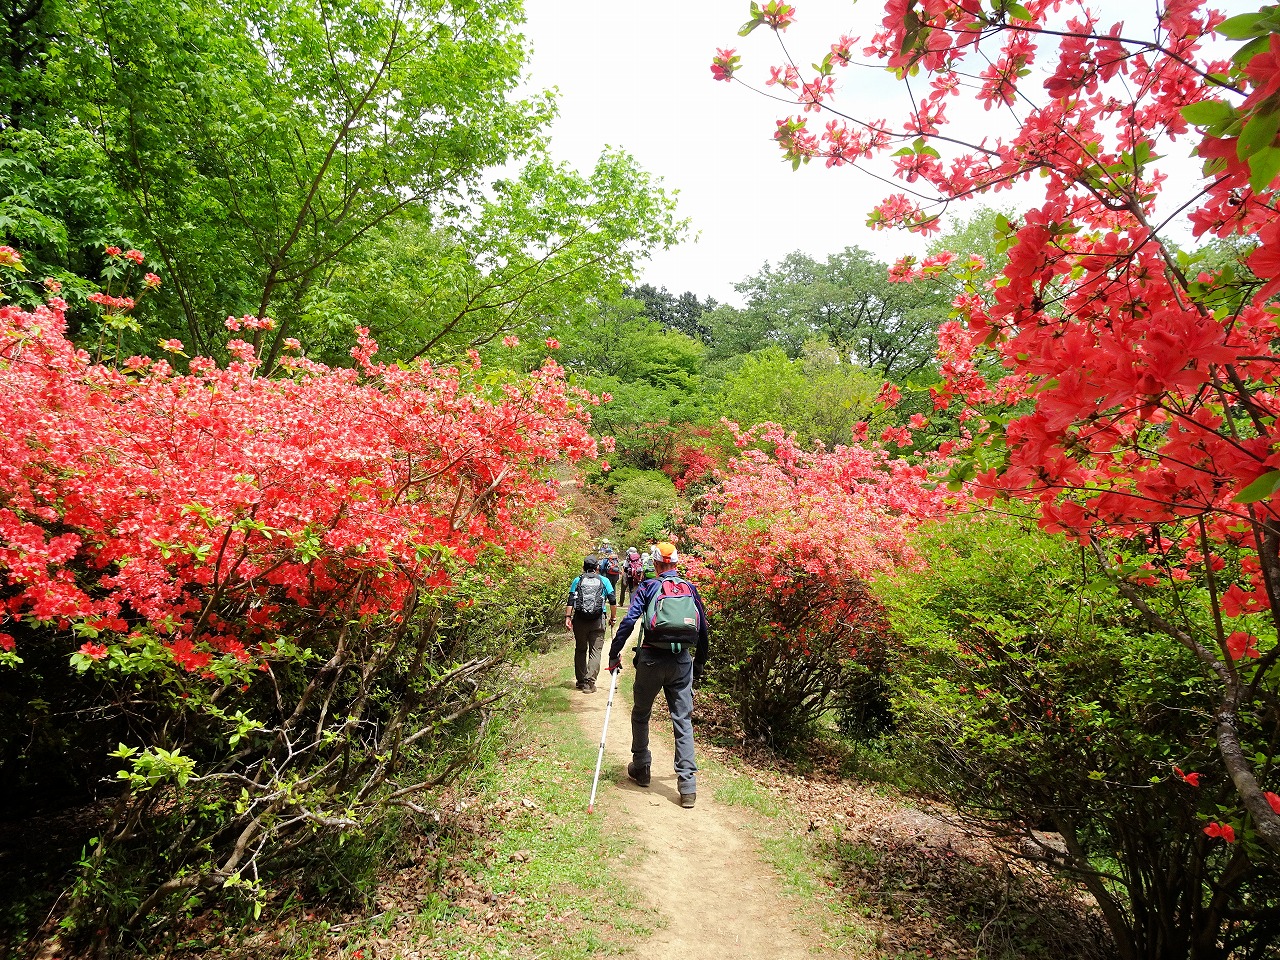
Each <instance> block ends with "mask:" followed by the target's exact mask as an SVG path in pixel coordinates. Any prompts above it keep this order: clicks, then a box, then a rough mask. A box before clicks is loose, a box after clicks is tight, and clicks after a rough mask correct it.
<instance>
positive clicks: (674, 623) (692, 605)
mask: <svg viewBox="0 0 1280 960" xmlns="http://www.w3.org/2000/svg"><path fill="white" fill-rule="evenodd" d="M658 583H659V588H658V589H657V590H655V591H654V594H653V596H652V597H651V598H650V600H649V602H648V603H647V604H645V608H644V642H645V643H646V644H648V645H649V646H652V647H664V648H666V649H669V650H674V651H676V652H677V653H678V652H679V651H681V650H683V649H685V648H686V647H692V646H694V645H695V644H696V643H697V642H698V634H699V633H700V632H701V631H700V627H701V625H702V623H701V619H700V616H699V614H698V601H697V600H695V599H694V596H693V584H691V583H690V582H689V581H688V580H681V579H680V578H679V577H660V578H659V580H658Z"/></svg>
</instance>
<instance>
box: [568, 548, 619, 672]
mask: <svg viewBox="0 0 1280 960" xmlns="http://www.w3.org/2000/svg"><path fill="white" fill-rule="evenodd" d="M606 603H607V604H608V605H609V626H613V625H614V624H615V623H617V622H618V607H617V601H616V598H615V596H614V593H613V586H612V584H610V583H609V581H608V580H606V579H605V578H604V577H602V576H600V574H599V573H598V572H597V571H596V559H595V557H587V559H585V560H583V561H582V573H581V575H579V576H576V577H574V578H573V583H571V584H569V601H568V603H566V604H565V610H564V625H565V626H566V627H568V628H569V629H571V630H572V631H573V674H574V677H575V678H576V679H577V683H576V684H575V686H577V688H578V689H579V690H581V691H582V692H583V693H595V692H596V677H598V676H599V675H600V652H601V650H603V649H604V623H605V620H604V616H605V614H604V607H605V604H606Z"/></svg>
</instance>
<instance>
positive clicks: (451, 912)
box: [44, 654, 649, 960]
mask: <svg viewBox="0 0 1280 960" xmlns="http://www.w3.org/2000/svg"><path fill="white" fill-rule="evenodd" d="M563 660H564V657H563V655H562V654H557V655H553V656H552V657H549V658H543V659H541V660H539V661H538V662H537V664H535V669H539V670H540V669H543V668H544V667H549V666H557V667H559V666H563ZM560 681H561V678H559V677H555V678H553V677H549V676H535V677H529V678H528V682H529V685H530V691H529V692H528V693H527V695H526V696H527V697H528V699H527V700H526V701H525V702H524V703H523V704H519V705H516V704H513V708H514V709H513V711H512V712H513V714H514V715H516V716H518V717H520V718H521V719H517V720H515V721H513V722H511V723H510V724H509V725H508V726H506V727H504V728H503V729H502V730H501V731H499V732H498V733H497V735H496V739H497V740H498V741H500V743H501V747H500V749H499V750H498V752H497V753H496V755H494V756H493V757H492V760H491V762H489V763H487V764H486V765H485V768H484V769H483V770H481V771H477V773H476V774H475V775H474V776H473V777H472V778H470V779H469V780H467V781H466V782H465V783H464V784H463V785H462V786H460V787H459V788H458V789H456V790H454V791H452V792H450V793H449V794H447V795H442V796H441V797H440V798H439V802H438V804H437V807H436V809H435V810H434V811H432V812H430V813H427V814H425V815H423V814H414V815H412V816H406V817H405V818H404V819H403V820H402V821H401V822H399V823H398V824H396V825H395V826H394V828H393V829H391V830H388V831H386V832H385V833H384V834H381V835H380V836H379V837H377V838H375V839H371V840H368V841H360V840H356V841H349V842H348V843H347V844H346V845H344V846H343V847H342V848H339V849H335V850H332V851H325V850H320V849H317V850H315V851H313V852H312V856H313V858H322V859H324V861H325V864H324V865H325V869H324V870H323V871H317V872H318V873H321V874H323V875H326V876H331V877H335V878H338V879H340V878H341V876H342V874H343V872H344V870H348V871H349V872H350V873H349V875H350V876H352V877H354V876H356V875H358V874H360V873H362V872H365V871H367V874H368V879H367V880H364V881H356V882H355V883H353V884H351V885H349V886H348V887H347V888H346V889H345V890H343V891H338V890H336V889H332V890H326V889H320V888H316V887H315V886H314V882H315V881H314V878H312V879H311V880H310V883H311V884H312V886H311V888H310V889H309V888H308V882H309V881H308V878H306V877H305V876H299V877H297V878H296V880H297V882H296V884H295V886H294V892H293V893H292V894H291V895H289V896H288V897H283V896H282V900H281V902H270V903H268V904H267V908H266V909H265V910H264V911H263V913H262V916H261V917H260V918H259V919H258V920H256V921H250V920H248V918H246V917H244V916H232V915H224V914H222V913H220V912H216V911H207V912H205V913H202V914H200V915H198V916H195V917H192V918H189V919H188V920H186V921H184V922H182V923H181V924H180V926H179V929H178V931H177V933H176V935H175V936H173V937H172V938H170V939H169V940H168V941H167V942H166V943H165V944H163V945H157V947H159V949H157V950H156V955H160V954H163V955H164V956H166V957H174V958H177V957H184V958H202V960H215V958H217V960H239V958H248V957H253V958H271V960H303V958H306V960H391V958H399V960H461V958H487V957H495V958H496V957H503V958H508V957H509V958H533V957H538V958H540V960H578V958H585V957H593V956H600V955H612V954H619V953H622V952H624V949H625V948H624V947H623V946H621V945H622V944H625V943H627V942H628V941H633V940H634V939H635V938H636V937H643V936H645V935H646V934H647V933H648V932H649V931H648V930H647V929H646V928H645V927H643V926H642V925H640V923H639V922H638V921H639V920H640V919H641V918H640V917H639V915H638V913H637V912H636V911H635V910H634V909H633V908H632V907H630V906H629V903H628V901H629V900H630V899H633V898H631V897H629V895H628V894H629V891H628V889H627V887H626V885H625V883H624V882H623V881H622V880H621V878H620V877H618V876H616V875H614V874H613V873H611V865H612V864H613V863H615V862H616V861H617V859H618V857H619V856H620V855H621V854H623V852H624V851H623V848H622V844H621V842H619V841H616V840H613V839H606V834H608V833H610V831H607V830H603V829H602V826H603V821H604V818H603V817H601V816H599V815H597V816H593V817H588V816H587V815H586V813H585V808H586V800H587V793H586V791H587V790H588V789H589V785H590V782H591V773H592V770H593V768H594V764H595V751H594V748H593V746H592V745H588V744H585V743H583V742H582V736H581V732H580V730H579V729H578V725H577V720H576V718H575V716H574V715H573V714H572V713H571V712H570V710H569V704H568V694H569V693H571V692H572V690H571V684H569V683H561V682H560ZM539 688H541V689H539ZM567 688H568V689H567ZM513 699H515V698H514V697H513ZM584 785H585V786H584ZM612 832H615V833H616V831H612ZM370 861H372V863H371V862H370ZM316 865H318V863H317V862H314V861H313V866H316ZM304 900H305V905H304ZM318 904H323V906H319V905H318ZM44 955H45V956H50V957H52V956H54V955H56V953H50V952H49V950H48V949H47V948H46V950H45V952H44Z"/></svg>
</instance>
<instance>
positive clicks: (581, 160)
mask: <svg viewBox="0 0 1280 960" xmlns="http://www.w3.org/2000/svg"><path fill="white" fill-rule="evenodd" d="M748 6H749V4H748V2H747V0H692V2H685V3H672V4H637V3H624V2H621V0H525V7H526V10H527V14H528V24H527V27H526V30H525V32H526V34H527V36H528V37H529V39H530V41H531V43H532V45H533V59H532V63H531V68H530V72H531V77H530V79H531V83H532V84H533V85H534V86H537V87H557V88H559V106H560V116H559V118H558V120H557V121H556V124H555V126H554V127H553V132H552V149H553V153H554V154H555V155H556V156H557V157H558V158H559V159H563V160H567V161H569V162H570V163H572V164H573V165H574V166H576V167H577V168H579V169H580V170H584V171H589V170H590V169H591V167H592V166H593V165H594V163H595V161H596V158H597V157H598V156H599V154H600V150H601V148H602V147H603V146H604V145H606V144H608V145H610V146H615V147H622V148H624V149H626V150H627V151H628V152H630V153H631V154H632V155H633V156H635V157H636V159H637V160H638V161H639V163H640V165H641V166H642V167H644V168H645V169H646V170H648V171H649V172H651V173H653V174H656V175H657V176H659V177H661V178H662V180H663V182H664V185H665V186H666V187H667V188H669V189H672V190H678V191H679V200H680V215H681V216H682V217H688V218H689V219H690V220H691V221H692V223H691V239H690V240H689V241H687V242H685V243H683V244H682V245H681V246H679V247H678V248H676V249H673V250H669V251H663V252H659V253H658V254H656V255H655V256H654V258H653V260H652V261H651V262H650V264H649V265H648V266H647V267H646V268H645V271H644V276H643V278H642V279H643V281H645V282H648V283H652V284H654V285H655V286H665V287H667V288H668V289H669V290H670V291H671V292H672V293H675V294H679V293H682V292H683V291H685V290H692V291H693V292H694V293H696V294H698V295H699V296H707V295H710V296H713V297H715V298H716V299H717V300H721V301H728V302H731V303H740V298H739V297H738V295H737V294H736V293H735V292H734V291H733V284H734V283H736V282H738V281H739V280H741V279H742V278H743V277H745V276H747V275H749V274H752V273H755V272H756V271H757V270H759V269H760V267H761V266H762V265H763V264H764V263H765V262H766V261H769V262H773V263H776V262H777V261H778V260H779V259H781V258H782V257H783V256H785V255H786V254H787V253H789V252H790V251H792V250H803V251H804V252H805V253H808V254H809V255H811V256H814V257H816V258H819V259H821V258H825V257H826V256H827V255H828V254H830V253H833V252H835V251H838V250H841V249H843V248H844V247H846V246H851V245H852V246H860V247H863V248H865V249H867V250H871V251H873V252H875V253H877V254H878V255H880V256H881V257H882V258H883V259H885V260H886V261H889V260H892V259H895V258H897V257H899V256H901V255H903V254H905V253H916V254H919V253H921V252H922V251H923V247H924V244H925V241H924V240H922V239H921V238H919V237H916V236H912V235H909V234H906V233H905V232H902V231H872V230H869V229H868V228H867V227H866V226H865V220H866V215H867V212H868V211H869V210H870V208H871V207H872V206H873V205H874V204H875V203H877V202H878V201H879V200H880V199H882V198H883V197H884V196H885V195H887V194H889V193H893V192H896V190H897V189H900V188H899V187H890V186H887V185H885V184H883V183H880V182H878V181H876V180H873V179H871V178H870V177H868V176H867V175H866V174H863V173H861V172H859V171H857V170H855V169H853V168H852V167H848V166H846V167H841V168H838V169H836V168H832V169H827V168H826V166H825V165H824V164H823V163H822V162H820V161H815V162H813V163H811V164H809V165H807V166H803V167H801V168H800V169H799V170H798V171H792V169H791V166H790V164H787V163H784V162H783V161H782V159H781V151H780V150H779V149H778V147H777V145H776V144H775V143H774V141H773V139H772V135H771V134H772V130H773V127H774V122H775V120H777V119H778V118H779V117H781V116H784V115H786V114H788V113H793V112H795V109H794V105H788V104H782V103H778V102H775V101H771V100H769V99H766V98H765V97H763V96H760V95H757V94H754V93H752V92H751V91H749V90H747V89H746V88H745V87H743V86H741V85H739V84H736V83H734V84H729V83H718V82H716V81H714V80H713V79H712V77H711V70H710V65H711V58H712V56H713V55H714V53H715V50H716V48H717V47H736V48H737V49H738V52H739V54H740V55H742V56H743V60H744V67H743V69H742V71H741V73H740V74H739V76H741V77H743V78H744V79H747V80H749V81H750V82H752V83H753V84H754V85H756V86H762V85H763V80H764V79H765V78H766V77H767V76H768V67H769V65H771V64H778V63H781V62H782V61H783V57H782V55H781V52H780V51H779V49H778V46H777V42H776V39H775V37H774V35H773V33H772V32H771V31H769V30H768V29H766V28H760V29H758V30H756V31H755V33H753V34H752V35H751V36H750V37H747V38H739V37H738V36H737V31H738V28H739V27H740V26H741V25H742V24H743V23H744V22H745V21H746V19H747V15H748ZM1108 6H1111V7H1112V8H1113V9H1116V8H1118V10H1119V11H1120V12H1118V14H1117V17H1116V18H1117V19H1124V17H1125V15H1126V14H1128V15H1129V16H1130V17H1136V18H1137V19H1134V20H1133V22H1132V26H1133V27H1134V28H1135V31H1137V28H1139V27H1141V28H1142V31H1144V32H1146V33H1148V34H1149V32H1150V29H1151V24H1152V22H1153V21H1152V14H1151V12H1150V11H1152V10H1153V9H1154V0H1142V2H1139V3H1134V2H1133V0H1123V2H1122V0H1108ZM1217 6H1218V7H1219V8H1220V9H1222V10H1224V11H1225V12H1227V13H1228V14H1233V13H1240V12H1245V11H1247V10H1250V9H1257V6H1258V4H1257V3H1256V2H1254V0H1219V3H1218V4H1217ZM796 7H797V10H798V14H797V18H796V22H795V24H794V25H793V26H792V27H791V28H790V29H789V30H788V31H787V33H786V34H784V38H785V39H786V41H787V43H788V45H789V46H790V49H791V52H792V54H793V55H794V56H795V58H796V61H797V62H798V63H801V64H809V63H813V62H815V61H817V60H819V59H821V56H822V55H823V54H824V53H825V52H826V50H827V49H828V48H829V46H830V44H831V42H832V41H833V40H835V39H837V38H838V37H839V36H840V34H842V33H847V34H849V35H851V36H860V37H861V38H862V39H864V40H867V39H869V38H870V36H871V35H872V34H873V33H874V32H875V26H874V22H875V20H876V19H877V18H878V17H880V16H883V5H882V4H879V3H876V2H874V0H868V2H864V3H862V4H858V5H855V4H853V3H852V2H850V0H796ZM1138 11H1141V13H1139V12H1138ZM1126 32H1128V31H1126ZM806 72H807V71H806ZM838 76H839V78H840V81H841V85H840V87H838V88H837V98H838V102H839V103H840V104H841V105H843V106H845V107H846V109H849V110H850V112H855V113H857V114H859V115H861V116H864V117H865V116H868V115H869V116H870V117H873V118H889V119H892V120H896V119H900V118H902V117H904V116H905V107H904V106H902V103H903V101H902V100H901V97H902V95H903V92H904V91H903V90H902V85H901V84H898V83H897V82H896V81H894V80H893V78H892V77H891V76H890V75H889V74H888V73H886V72H884V71H882V70H875V71H872V70H865V69H864V70H857V69H854V68H851V69H850V70H847V71H842V72H840V73H839V74H838ZM770 89H771V90H773V89H777V88H770ZM970 99H971V98H970V97H967V96H966V97H962V98H951V100H950V103H951V104H953V105H954V106H951V107H949V110H950V113H951V116H952V118H953V120H957V119H960V120H962V121H963V122H962V123H960V124H958V125H955V129H957V130H958V131H959V132H960V133H962V134H966V133H969V132H970V131H971V130H974V129H976V130H979V131H981V133H982V134H985V133H988V132H993V131H994V127H995V125H996V124H997V123H998V118H997V115H996V113H994V112H993V113H990V114H984V113H983V111H982V110H981V108H980V107H977V106H973V107H968V108H967V109H968V111H969V112H967V113H964V114H958V113H957V110H958V108H959V107H960V103H961V100H964V101H965V102H966V103H968V102H969V101H970ZM810 116H812V117H813V118H814V119H813V120H811V122H810V125H811V126H812V127H813V128H815V129H817V130H820V129H821V125H822V123H824V122H825V120H822V121H819V120H818V119H817V115H813V114H811V115H810ZM988 127H990V128H991V129H988ZM1187 169H1188V170H1190V169H1191V168H1190V167H1189V166H1188V167H1187ZM1014 198H1015V200H1016V195H1014ZM1009 199H1010V194H1008V193H1004V194H999V195H995V196H992V197H991V198H989V199H988V200H986V201H985V202H987V203H989V204H990V205H992V206H1002V205H1005V204H1006V203H1008V202H1009ZM973 210H974V205H973V204H960V205H957V206H953V207H952V211H953V212H956V213H959V214H960V215H961V216H967V215H969V214H970V213H971V212H972V211H973Z"/></svg>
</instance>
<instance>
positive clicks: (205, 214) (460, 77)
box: [50, 0, 551, 353]
mask: <svg viewBox="0 0 1280 960" xmlns="http://www.w3.org/2000/svg"><path fill="white" fill-rule="evenodd" d="M73 2H74V0H73ZM74 12H75V17H74V23H73V25H72V26H71V27H70V28H69V30H68V32H67V34H66V35H65V36H63V37H60V38H58V39H59V42H58V44H57V45H56V47H55V48H54V49H53V51H52V52H51V54H50V55H51V57H55V58H59V59H65V61H66V64H67V68H66V69H67V72H68V75H69V76H70V77H71V78H72V81H73V91H74V94H73V96H72V97H70V98H69V102H68V104H67V107H68V109H69V110H73V111H75V112H76V118H77V120H78V122H79V123H80V125H82V126H83V127H84V128H85V129H88V130H90V131H91V132H92V133H93V135H94V137H95V139H96V141H97V143H98V146H99V147H100V149H101V150H102V151H103V153H104V155H105V156H106V157H107V160H108V162H109V165H110V169H111V172H112V174H113V177H114V179H115V181H116V183H117V184H118V187H119V189H120V191H121V193H122V194H123V196H124V197H125V198H126V200H127V203H128V212H129V217H130V220H131V222H133V223H136V224H137V227H138V229H139V232H140V233H141V235H142V236H143V237H144V238H145V240H146V242H147V243H148V244H149V245H150V246H151V248H152V249H153V250H154V252H155V253H156V254H157V255H158V257H159V258H160V259H161V260H162V261H163V263H164V264H165V267H166V272H167V274H168V276H167V278H166V279H167V281H168V282H167V283H166V286H165V297H166V298H167V300H166V301H165V304H166V305H167V307H168V308H169V310H170V313H171V316H172V317H173V318H174V319H176V320H178V321H179V322H180V323H181V325H182V327H184V328H185V331H186V334H187V336H189V337H190V338H191V340H192V341H193V342H194V346H195V347H196V348H197V349H199V350H202V351H204V350H209V349H211V348H212V347H213V346H215V345H216V344H217V343H218V342H219V341H220V339H221V337H222V336H223V335H224V334H225V331H223V330H222V322H221V321H222V318H224V317H225V316H226V315H227V314H228V313H232V312H240V313H249V314H255V315H257V316H259V317H262V316H267V315H272V316H274V317H275V319H276V320H277V321H278V325H277V328H276V330H275V333H274V339H275V342H274V343H273V344H270V345H269V350H270V352H271V353H274V352H275V351H276V350H277V349H278V347H279V344H280V343H281V342H282V340H283V339H284V337H285V336H286V335H292V332H293V327H294V326H295V324H296V323H297V320H298V318H299V316H300V315H301V313H302V311H303V305H304V303H305V302H306V298H307V294H308V292H309V290H310V289H311V288H312V287H313V286H315V285H316V284H317V282H318V281H320V280H321V278H323V277H324V276H325V274H326V271H329V270H332V269H334V268H336V267H337V266H338V265H339V264H341V263H342V262H343V261H344V259H345V258H347V257H348V256H350V255H351V254H352V253H353V251H354V248H355V247H356V246H357V245H358V244H360V243H361V242H362V241H363V240H365V239H366V238H368V237H369V236H370V235H371V234H372V233H373V232H374V231H376V230H378V229H379V228H380V227H383V226H384V225H387V224H389V223H391V222H393V221H395V220H396V219H398V218H400V217H402V216H404V215H405V214H406V213H407V212H408V211H410V210H415V209H417V210H422V209H430V210H432V211H433V212H436V213H439V212H442V211H449V210H451V209H457V208H458V207H459V206H460V205H461V204H462V203H464V202H465V201H466V199H467V197H468V193H469V191H470V190H471V188H472V187H474V185H475V184H476V183H477V182H478V180H479V178H480V176H481V175H482V173H483V172H484V171H485V170H486V169H488V168H491V167H493V166H495V165H497V164H501V163H503V162H505V161H507V160H508V159H509V158H511V157H512V156H513V155H516V154H518V153H519V152H520V151H522V150H524V149H527V148H530V147H532V146H535V145H537V143H538V137H539V130H540V128H541V126H542V125H543V123H544V122H545V121H546V119H547V118H548V117H549V115H550V112H551V106H550V103H549V101H548V100H547V99H546V98H545V97H542V96H534V97H532V98H527V99H521V98H518V97H517V96H516V94H515V87H516V84H517V82H518V80H519V78H520V73H521V69H522V67H523V63H524V57H525V45H524V40H523V37H522V36H521V35H520V33H519V32H518V25H519V21H520V18H521V16H522V10H521V5H520V3H519V2H518V0H392V2H389V3H380V2H375V0H365V2H355V3H342V4H333V3H329V2H326V0H318V2H317V0H193V2H190V3H183V4H177V3H162V4H156V3H153V2H145V3H144V2H142V0H105V2H103V3H98V4H88V3H83V4H76V5H75V7H74Z"/></svg>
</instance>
